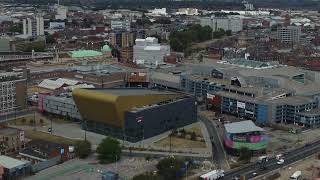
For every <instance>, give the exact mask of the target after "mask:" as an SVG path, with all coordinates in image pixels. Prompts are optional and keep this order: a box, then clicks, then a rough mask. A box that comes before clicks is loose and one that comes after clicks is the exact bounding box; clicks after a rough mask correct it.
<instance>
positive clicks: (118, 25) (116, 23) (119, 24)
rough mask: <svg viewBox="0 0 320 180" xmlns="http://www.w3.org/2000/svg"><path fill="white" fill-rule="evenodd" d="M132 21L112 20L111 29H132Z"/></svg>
mask: <svg viewBox="0 0 320 180" xmlns="http://www.w3.org/2000/svg"><path fill="white" fill-rule="evenodd" d="M130 27H131V23H130V21H128V20H111V30H113V31H118V30H121V31H130V29H131V28H130Z"/></svg>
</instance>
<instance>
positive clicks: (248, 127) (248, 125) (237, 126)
mask: <svg viewBox="0 0 320 180" xmlns="http://www.w3.org/2000/svg"><path fill="white" fill-rule="evenodd" d="M224 127H225V129H226V131H227V133H232V134H238V133H246V132H256V131H264V130H263V129H262V128H260V127H258V126H256V125H255V124H254V123H253V122H252V121H251V120H247V121H240V122H235V123H229V124H225V125H224Z"/></svg>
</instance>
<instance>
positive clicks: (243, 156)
mask: <svg viewBox="0 0 320 180" xmlns="http://www.w3.org/2000/svg"><path fill="white" fill-rule="evenodd" d="M251 157H252V152H251V151H250V149H248V148H247V147H242V148H241V149H240V157H239V160H241V161H245V162H250V159H251Z"/></svg>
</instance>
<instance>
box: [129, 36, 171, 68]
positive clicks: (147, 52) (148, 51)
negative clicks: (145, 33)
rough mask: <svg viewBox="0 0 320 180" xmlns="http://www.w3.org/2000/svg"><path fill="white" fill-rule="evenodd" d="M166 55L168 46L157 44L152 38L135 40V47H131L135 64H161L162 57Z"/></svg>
mask: <svg viewBox="0 0 320 180" xmlns="http://www.w3.org/2000/svg"><path fill="white" fill-rule="evenodd" d="M168 55H170V46H169V45H161V44H159V43H158V39H157V38H154V37H147V38H146V39H136V45H134V46H133V62H135V63H136V64H153V65H158V64H163V62H164V57H165V56H168Z"/></svg>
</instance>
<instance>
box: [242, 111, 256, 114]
mask: <svg viewBox="0 0 320 180" xmlns="http://www.w3.org/2000/svg"><path fill="white" fill-rule="evenodd" d="M244 112H245V113H248V114H254V113H253V112H252V111H248V110H245V111H244Z"/></svg>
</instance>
